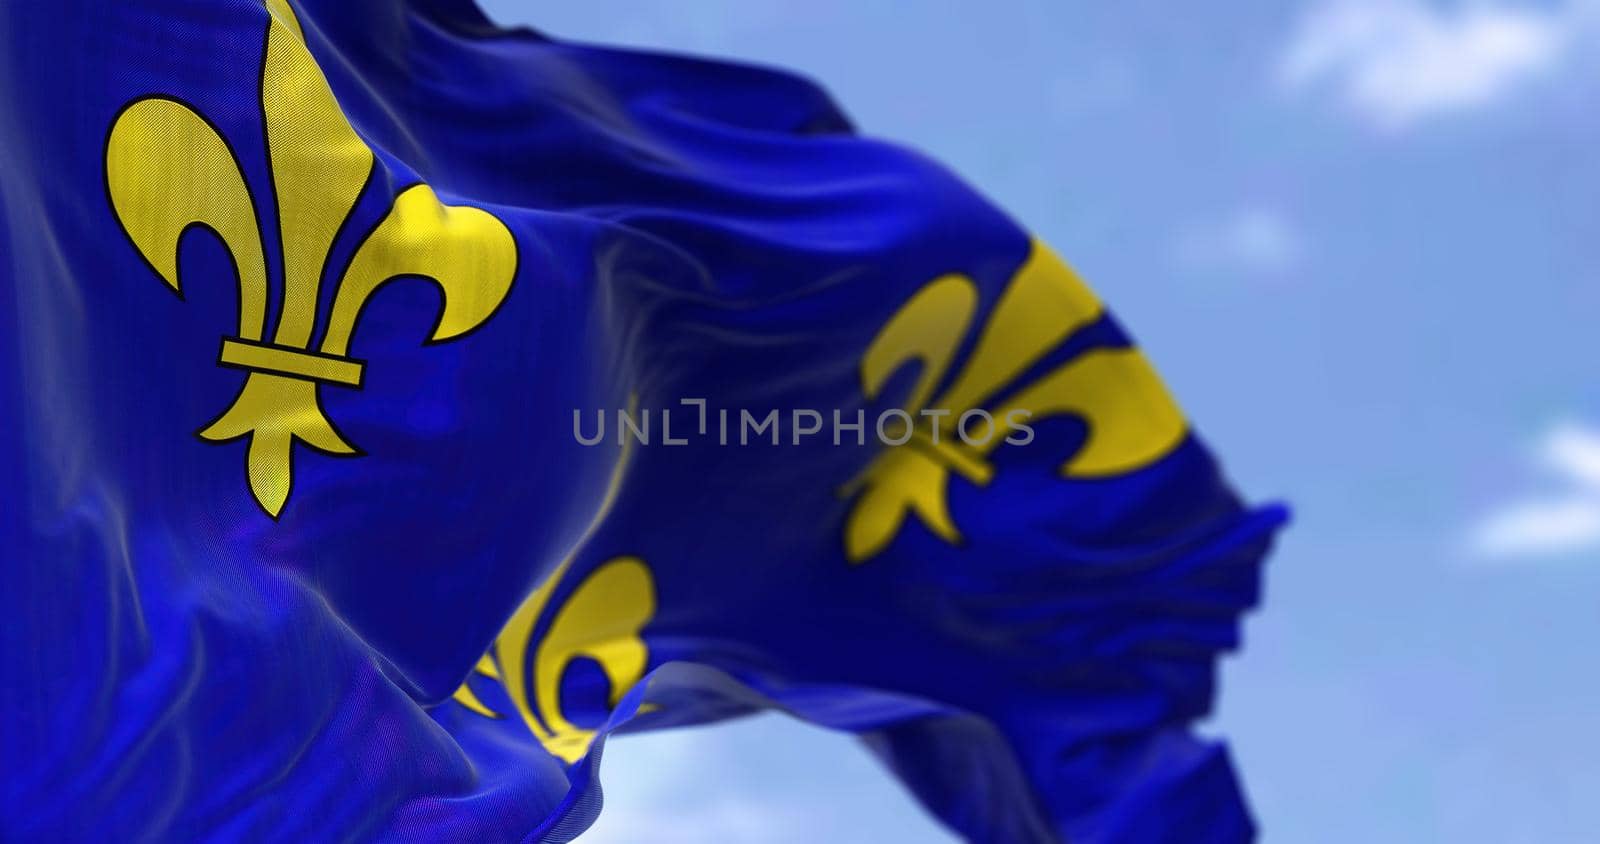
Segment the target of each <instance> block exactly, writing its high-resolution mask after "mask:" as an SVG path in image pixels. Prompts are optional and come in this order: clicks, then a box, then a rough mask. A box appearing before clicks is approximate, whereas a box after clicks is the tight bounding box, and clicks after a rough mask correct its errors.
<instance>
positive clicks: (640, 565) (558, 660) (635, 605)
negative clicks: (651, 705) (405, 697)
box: [454, 557, 656, 763]
mask: <svg viewBox="0 0 1600 844" xmlns="http://www.w3.org/2000/svg"><path fill="white" fill-rule="evenodd" d="M570 565H571V561H570V560H568V561H567V562H566V563H564V564H562V565H561V566H560V567H559V568H557V569H556V571H554V572H552V573H551V575H550V577H549V579H547V580H546V581H545V582H544V583H543V585H541V586H540V587H539V588H538V589H535V590H534V591H533V594H531V595H529V596H528V598H527V599H526V600H525V601H523V602H522V605H521V606H520V607H519V608H518V609H517V612H516V614H515V615H513V616H512V617H511V620H510V621H509V622H507V623H506V626H505V628H504V629H503V630H501V632H500V635H499V636H498V637H497V638H496V639H495V645H494V648H493V649H492V651H491V653H490V654H485V655H484V656H483V657H482V658H481V659H479V660H478V664H477V666H476V667H475V668H474V671H475V672H476V673H478V674H481V675H483V676H486V677H490V678H493V679H495V680H499V681H500V683H501V685H502V686H503V687H504V689H505V691H506V696H507V697H509V698H510V699H511V705H512V707H514V708H515V709H516V711H517V713H518V714H519V715H521V716H522V721H523V723H524V724H526V725H527V727H528V730H529V731H530V732H532V733H533V735H534V737H535V738H537V739H538V740H539V743H540V744H542V745H544V748H545V749H546V750H548V751H550V753H551V754H552V755H554V756H556V757H558V758H560V759H562V760H564V761H566V762H568V763H572V762H576V761H578V760H579V759H580V758H582V757H583V754H584V753H586V752H588V750H589V745H591V744H593V743H594V738H595V731H594V730H592V729H590V728H588V727H581V726H578V725H577V724H574V723H572V721H571V720H569V719H568V718H567V716H566V715H565V714H563V712H562V705H561V678H562V675H563V674H564V673H565V672H566V670H567V667H568V666H570V665H571V664H572V663H573V662H574V661H575V660H578V659H588V660H592V661H593V662H594V663H595V664H597V665H599V667H600V670H601V672H602V673H603V674H604V675H605V678H606V683H607V686H608V687H609V693H608V694H607V699H606V703H607V705H608V706H612V707H615V706H616V705H617V704H618V703H619V702H621V700H622V696H623V695H625V694H627V693H628V690H629V689H632V688H633V686H634V684H635V683H637V682H639V680H640V678H642V677H643V676H644V671H645V666H646V664H647V663H648V662H649V657H650V651H649V648H648V647H646V645H645V643H644V639H643V638H642V636H641V631H643V629H644V626H645V625H646V624H648V623H649V621H650V619H651V618H652V617H654V616H655V611H656V601H655V581H654V579H653V578H652V577H651V576H650V569H649V567H648V566H646V565H645V563H644V561H643V560H641V559H639V558H638V557H616V558H613V559H611V560H608V561H606V562H605V563H603V564H602V565H601V566H599V567H598V568H596V569H595V570H594V571H593V572H591V573H590V574H589V576H588V577H587V578H585V579H584V581H583V583H581V584H579V586H578V588H577V589H575V590H574V591H573V592H572V594H571V595H569V596H567V599H566V601H564V602H563V603H562V604H561V605H560V607H558V608H556V609H555V610H554V611H553V617H548V616H550V615H551V610H550V606H549V605H550V596H551V593H552V592H553V591H554V589H555V587H556V585H557V584H558V583H560V582H561V579H562V576H563V575H565V574H566V573H567V571H568V570H569V568H570ZM541 622H547V623H546V624H545V625H544V630H543V635H542V636H540V637H539V638H538V639H537V641H535V639H534V634H535V631H536V630H537V629H538V628H539V627H540V626H541ZM530 649H532V651H533V659H532V662H531V665H530V663H529V660H528V651H529V650H530ZM530 668H531V673H530V670H529V669H530ZM454 697H455V700H456V701H457V702H458V703H460V704H462V705H463V706H465V707H467V708H468V709H471V710H472V711H474V712H477V713H478V714H480V715H486V716H488V717H491V718H497V717H500V713H497V712H495V711H494V710H493V709H491V708H489V707H488V706H486V705H484V703H483V702H482V701H481V700H480V699H479V698H478V696H477V695H476V694H474V693H473V691H472V687H471V686H470V685H469V684H467V683H462V684H461V686H460V687H459V688H457V689H456V692H455V695H454Z"/></svg>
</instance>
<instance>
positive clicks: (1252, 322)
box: [483, 0, 1600, 844]
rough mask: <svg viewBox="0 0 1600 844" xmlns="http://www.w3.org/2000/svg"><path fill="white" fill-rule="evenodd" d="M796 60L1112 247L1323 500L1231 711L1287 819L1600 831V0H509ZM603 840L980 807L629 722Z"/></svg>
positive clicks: (753, 739)
mask: <svg viewBox="0 0 1600 844" xmlns="http://www.w3.org/2000/svg"><path fill="white" fill-rule="evenodd" d="M483 5H484V7H485V9H486V11H488V12H489V13H490V14H491V16H493V17H495V18H496V19H497V20H498V21H500V22H502V23H505V24H522V23H525V24H530V25H533V26H535V27H536V28H539V29H541V30H543V31H545V32H547V33H549V34H552V35H555V36H560V37H567V38H573V39H580V40H592V41H600V42H606V43H612V44H622V45H630V46H645V47H652V48H666V49H672V50H678V51H685V52H692V53H699V54H707V55H711V56H720V57H728V58H737V59H743V60H753V61H758V62H762V63H766V64H776V65H781V66H785V67H788V68H790V69H793V70H797V71H799V72H802V73H804V74H806V75H809V76H811V77H813V78H815V79H817V80H819V81H821V82H822V83H823V84H825V85H826V86H827V87H828V88H829V89H830V90H831V91H832V93H833V94H834V96H835V98H836V99H837V100H838V101H839V102H841V103H842V104H843V105H844V107H845V108H846V109H847V110H848V111H849V112H850V114H851V115H852V116H853V118H854V119H855V120H856V122H857V124H858V125H859V126H860V127H861V129H862V131H864V132H865V133H868V134H871V135H876V136H882V137H888V138H893V139H895V140H898V141H902V142H906V143H909V144H911V145H913V146H916V147H919V148H921V149H923V150H925V151H927V152H929V153H931V154H933V155H934V156H936V157H938V158H940V159H942V160H943V161H944V162H946V163H947V164H949V165H950V166H952V167H953V168H954V169H956V170H957V171H958V172H960V173H962V174H963V175H964V176H965V177H966V178H967V179H968V180H969V181H970V182H971V183H972V184H973V185H975V186H977V187H978V188H979V189H980V190H982V191H983V192H984V193H985V194H987V195H988V196H989V197H991V198H992V199H993V200H995V201H996V202H998V203H999V204H1000V205H1002V206H1004V207H1006V208H1007V209H1009V210H1010V211H1011V212H1012V213H1013V214H1014V215H1015V216H1016V217H1017V218H1018V219H1019V220H1021V221H1023V222H1024V223H1025V224H1026V225H1027V226H1028V227H1029V228H1030V229H1032V230H1033V231H1034V232H1036V233H1037V234H1038V235H1039V236H1041V237H1042V238H1043V239H1045V240H1047V241H1049V242H1050V243H1051V244H1053V245H1054V246H1055V247H1056V249H1057V250H1058V251H1059V252H1061V253H1062V254H1063V255H1064V256H1065V257H1066V258H1067V259H1068V260H1069V261H1070V262H1072V263H1073V264H1074V266H1075V267H1077V269H1078V270H1079V271H1080V272H1081V273H1083V274H1084V276H1085V277H1086V278H1088V279H1089V280H1090V281H1091V283H1092V284H1094V286H1095V287H1096V289H1097V290H1098V291H1099V293H1100V294H1101V295H1102V296H1103V297H1104V298H1105V299H1106V300H1107V302H1108V303H1109V304H1110V305H1111V307H1112V308H1113V309H1114V310H1115V311H1116V313H1117V314H1118V316H1119V318H1120V319H1121V321H1122V322H1123V323H1124V324H1125V325H1127V326H1128V327H1130V328H1131V330H1132V332H1133V333H1134V334H1135V336H1136V337H1138V339H1139V340H1140V342H1141V344H1142V345H1143V346H1144V347H1145V349H1146V351H1147V352H1148V353H1149V355H1150V356H1151V358H1152V359H1153V360H1154V361H1155V363H1156V365H1157V366H1158V368H1160V369H1161V371H1162V373H1163V375H1164V376H1165V378H1166V380H1167V383H1168V385H1169V386H1170V387H1171V388H1172V389H1173V391H1174V393H1175V394H1176V395H1177V396H1178V398H1179V400H1180V401H1181V403H1182V404H1183V405H1184V407H1185V409H1186V411H1187V412H1188V414H1189V415H1190V417H1191V418H1192V419H1193V420H1194V421H1195V423H1196V425H1197V427H1198V428H1199V430H1200V432H1201V434H1202V436H1204V437H1205V438H1206V439H1207V440H1208V441H1209V442H1210V443H1211V445H1212V446H1213V447H1214V448H1215V449H1216V450H1217V451H1218V452H1219V453H1220V454H1221V456H1222V458H1223V459H1224V461H1225V464H1226V466H1227V468H1228V470H1229V473H1230V475H1231V476H1232V477H1233V479H1234V480H1235V482H1236V483H1237V485H1238V486H1239V488H1240V489H1241V490H1242V491H1244V492H1245V494H1246V495H1247V496H1249V497H1251V498H1253V499H1256V500H1267V499H1273V498H1283V499H1287V500H1288V501H1290V502H1291V503H1292V504H1293V506H1294V507H1295V511H1296V523H1295V524H1294V525H1293V526H1292V528H1291V529H1290V530H1289V531H1288V533H1287V534H1286V535H1285V536H1284V539H1283V542H1282V543H1281V545H1280V547H1279V549H1278V551H1277V553H1276V554H1275V555H1274V557H1273V558H1272V560H1271V562H1270V563H1269V571H1268V584H1267V594H1266V600H1265V603H1264V605H1263V607H1262V609H1261V610H1259V611H1258V612H1257V613H1256V614H1254V615H1253V616H1251V617H1250V619H1249V620H1248V623H1247V625H1246V631H1245V632H1246V646H1245V648H1244V650H1243V651H1242V652H1241V653H1240V654H1239V655H1237V656H1235V657H1233V658H1230V659H1229V660H1227V661H1226V663H1225V665H1224V669H1223V692H1222V697H1221V701H1220V705H1219V709H1218V713H1217V716H1216V717H1215V718H1214V719H1213V720H1212V721H1211V722H1208V723H1207V724H1206V725H1204V729H1205V731H1206V732H1208V733H1213V734H1219V735H1222V736H1225V737H1226V738H1227V739H1228V741H1229V742H1230V744H1231V746H1232V748H1233V752H1234V754H1235V758H1236V760H1237V761H1238V763H1239V766H1240V768H1241V769H1242V771H1243V775H1244V777H1245V781H1246V787H1247V790H1248V792H1249V795H1250V800H1251V804H1252V807H1253V809H1254V812H1255V814H1256V816H1257V818H1258V821H1259V822H1260V824H1261V827H1262V830H1263V833H1264V835H1263V839H1264V840H1265V841H1268V842H1274V841H1285V842H1321V841H1338V842H1343V841H1351V840H1355V841H1361V842H1365V843H1366V844H1377V843H1378V842H1407V844H1411V842H1418V841H1444V840H1448V841H1452V842H1496V844H1501V843H1502V842H1509V843H1511V844H1515V842H1538V844H1561V842H1580V841H1582V842H1590V841H1593V840H1595V838H1594V836H1595V834H1596V831H1597V830H1600V800H1596V799H1594V798H1595V795H1600V671H1597V670H1596V667H1597V665H1596V658H1595V653H1594V648H1595V646H1596V644H1600V382H1597V380H1596V378H1595V377H1594V376H1595V373H1596V371H1597V357H1600V356H1597V355H1595V354H1594V344H1593V338H1594V337H1595V333H1594V331H1593V325H1594V319H1595V316H1596V314H1600V284H1596V283H1595V281H1596V279H1595V275H1596V273H1597V272H1600V210H1597V209H1600V204H1597V202H1596V197H1597V196H1600V156H1597V155H1596V154H1595V153H1594V150H1596V149H1597V148H1600V109H1597V108H1596V107H1595V104H1596V102H1600V100H1597V95H1600V74H1597V73H1596V70H1600V2H1596V3H1591V2H1586V0H1568V2H1544V3H1531V2H1519V3H1511V2H1504V1H1503V0H1479V2H1473V3H1465V4H1461V3H1457V4H1446V3H1432V2H1426V1H1425V0H1299V1H1298V2H1286V1H1285V0H1272V2H1268V1H1267V0H1236V1H1235V2H1231V3H1226V4H1221V3H1208V4H1197V3H1176V2H1165V3H1156V2H1151V0H1122V2H1118V3H1104V2H1090V1H1089V0H1070V2H1069V0H988V2H985V3H974V2H970V1H969V0H916V2H910V0H902V2H888V0H884V1H883V2H871V3H866V2H859V0H850V1H849V2H847V0H803V2H802V0H672V2H667V1H666V0H587V2H583V3H555V2H540V1H539V0H487V1H486V2H484V3H483ZM604 779H605V783H606V792H607V794H606V799H607V808H606V811H605V814H604V815H603V816H602V819H601V820H600V822H599V823H598V825H597V826H596V827H595V830H594V831H593V833H592V834H591V835H590V836H588V837H587V838H586V839H585V840H587V841H593V842H629V844H633V843H634V842H679V841H682V842H703V841H738V842H753V844H778V843H779V842H783V844H788V842H811V841H819V840H825V841H829V842H838V844H855V843H856V842H862V843H863V844H865V843H866V842H872V844H881V842H883V841H895V842H913V844H914V842H940V841H949V840H951V839H950V837H949V836H948V834H947V833H944V832H942V831H941V830H940V829H939V828H938V827H937V826H936V825H935V824H934V823H933V822H932V821H930V820H927V819H926V818H925V817H924V816H923V815H922V813H921V811H920V810H919V809H918V808H917V807H916V806H915V805H914V804H913V802H912V801H911V799H910V798H909V797H908V796H906V795H905V794H904V793H903V792H902V791H901V790H900V788H899V787H898V786H897V785H896V784H895V783H894V782H893V781H892V779H891V778H890V777H889V776H888V775H887V774H886V773H884V772H882V771H881V770H879V769H878V768H877V767H876V765H875V763H874V762H873V761H872V760H871V759H870V758H869V757H868V756H867V755H866V754H865V752H863V751H862V750H861V749H860V748H858V747H857V746H856V745H855V744H854V742H853V741H852V740H851V739H850V738H848V737H846V736H841V735H837V734H833V733H828V732H824V731H821V730H818V729H813V728H810V727H806V726H803V725H799V724H796V723H793V722H790V721H787V720H784V719H782V718H779V717H767V718H760V719H754V720H749V721H743V722H739V723H736V724H732V725H726V726H718V727H714V728H706V729H697V730H693V731H682V732H675V733H668V734H663V735H658V736H626V737H621V738H618V739H616V740H614V741H613V742H611V743H610V744H609V745H608V747H607V751H606V765H605V777H604Z"/></svg>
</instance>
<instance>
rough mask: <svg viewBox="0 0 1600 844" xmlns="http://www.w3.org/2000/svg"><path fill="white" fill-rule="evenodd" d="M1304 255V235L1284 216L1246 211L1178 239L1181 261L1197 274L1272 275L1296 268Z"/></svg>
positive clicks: (1259, 210) (1262, 210)
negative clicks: (1203, 271) (1212, 271)
mask: <svg viewBox="0 0 1600 844" xmlns="http://www.w3.org/2000/svg"><path fill="white" fill-rule="evenodd" d="M1303 251H1304V247H1303V245H1302V239H1301V236H1300V232H1299V230H1298V229H1297V228H1295V226H1294V225H1293V224H1291V223H1290V222H1289V221H1288V220H1287V219H1286V218H1284V216H1283V215H1282V214H1279V213H1278V212H1276V211H1273V210H1271V209H1268V208H1259V207H1246V208H1240V209H1238V210H1236V211H1234V212H1233V213H1232V214H1229V215H1226V216H1224V217H1222V218H1221V219H1219V220H1215V221H1211V222H1207V223H1204V224H1200V225H1196V226H1193V227H1191V228H1190V229H1189V230H1188V231H1186V232H1184V233H1183V234H1182V235H1181V236H1180V237H1179V239H1178V259H1179V261H1180V262H1181V263H1182V264H1184V266H1186V267H1188V268H1191V269H1197V270H1208V271H1210V270H1220V271H1226V272H1246V273H1252V274H1264V275H1272V274H1277V273H1282V272H1284V271H1287V270H1290V269H1292V268H1294V266H1295V265H1297V264H1298V263H1299V262H1300V256H1301V253H1302V252H1303Z"/></svg>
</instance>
